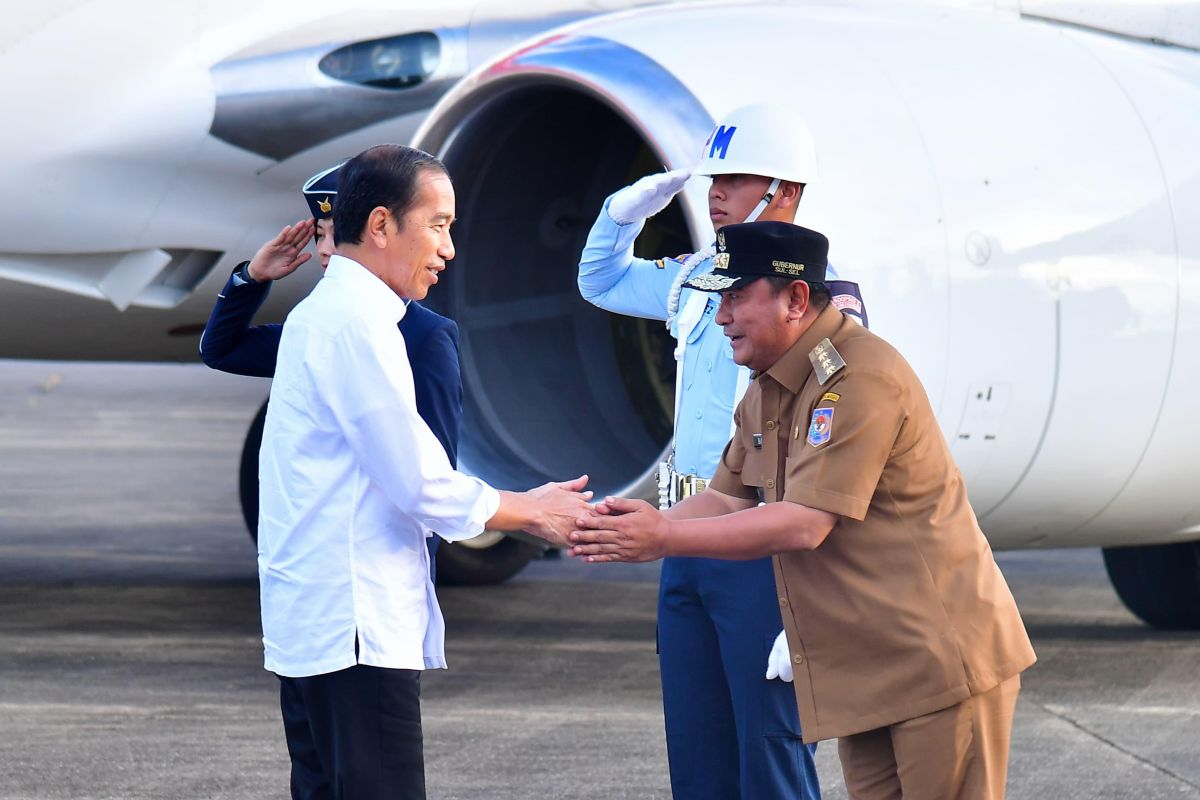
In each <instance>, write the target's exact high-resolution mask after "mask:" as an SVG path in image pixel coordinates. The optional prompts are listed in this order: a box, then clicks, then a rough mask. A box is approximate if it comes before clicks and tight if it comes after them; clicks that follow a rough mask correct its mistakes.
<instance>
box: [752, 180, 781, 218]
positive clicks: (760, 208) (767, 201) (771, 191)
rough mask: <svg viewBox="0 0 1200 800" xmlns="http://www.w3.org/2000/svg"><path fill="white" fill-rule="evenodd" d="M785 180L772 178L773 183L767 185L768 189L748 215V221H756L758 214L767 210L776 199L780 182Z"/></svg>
mask: <svg viewBox="0 0 1200 800" xmlns="http://www.w3.org/2000/svg"><path fill="white" fill-rule="evenodd" d="M781 183H783V181H781V180H779V178H772V179H771V185H770V186H768V187H767V191H766V193H765V194H763V196H762V200H759V201H758V205H756V206H755V207H754V210H753V211H751V212H750V214H749V216H747V217H746V222H754V221H756V220H757V219H758V215H759V214H761V213H762V212H764V211H766V210H767V206H769V205H771V201H772V200H774V199H775V193H776V192H778V191H779V184H781Z"/></svg>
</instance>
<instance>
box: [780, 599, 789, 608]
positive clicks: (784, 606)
mask: <svg viewBox="0 0 1200 800" xmlns="http://www.w3.org/2000/svg"><path fill="white" fill-rule="evenodd" d="M779 605H780V606H782V607H783V608H787V598H786V597H781V598H779Z"/></svg>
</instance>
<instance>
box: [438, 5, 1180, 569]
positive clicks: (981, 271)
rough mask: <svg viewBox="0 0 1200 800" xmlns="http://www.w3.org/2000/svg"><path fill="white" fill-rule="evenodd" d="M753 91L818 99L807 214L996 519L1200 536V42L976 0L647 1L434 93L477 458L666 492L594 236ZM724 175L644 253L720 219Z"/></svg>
mask: <svg viewBox="0 0 1200 800" xmlns="http://www.w3.org/2000/svg"><path fill="white" fill-rule="evenodd" d="M756 102H776V103H786V104H790V105H792V106H793V107H794V108H795V109H797V110H798V111H800V112H801V113H802V114H803V115H804V116H805V117H806V119H807V120H808V122H809V125H810V127H811V129H812V131H813V133H814V135H815V137H816V141H817V148H818V155H819V160H820V165H821V173H822V180H821V182H820V183H817V184H814V185H812V186H810V187H809V188H808V189H807V190H806V192H805V196H804V200H803V202H802V203H801V206H800V212H799V216H798V218H797V221H798V222H800V223H801V224H804V225H807V226H809V227H813V228H816V229H818V230H821V231H823V232H825V233H827V234H828V235H829V237H830V240H831V254H830V259H831V261H832V262H833V263H834V264H835V265H836V267H837V268H838V270H839V272H840V274H841V275H842V276H843V277H846V278H849V279H852V280H857V281H858V282H859V283H860V284H861V286H862V288H863V293H864V296H865V298H866V300H867V303H868V305H869V307H870V317H871V321H872V327H873V329H874V330H875V331H876V332H878V333H880V334H881V335H883V336H884V337H885V338H887V339H888V340H889V341H891V342H893V343H894V344H895V345H896V346H897V347H898V348H899V349H900V350H901V352H903V353H904V354H905V355H906V356H907V358H908V359H909V361H910V362H911V363H912V364H913V366H914V367H915V368H916V370H917V372H918V374H920V376H921V378H922V380H923V381H924V383H925V386H926V388H927V390H928V392H929V396H930V399H931V401H932V403H933V405H934V408H935V410H936V411H937V413H938V417H939V420H940V422H941V424H942V427H943V430H944V432H945V434H946V436H947V439H948V440H949V441H950V442H951V446H952V449H953V451H954V454H955V457H956V458H957V460H958V462H959V464H960V466H961V468H962V470H963V473H964V475H965V477H966V479H967V482H968V485H969V488H970V493H971V498H972V501H973V504H974V506H975V508H976V511H977V512H978V513H979V515H980V518H981V521H982V523H983V525H984V528H985V530H986V531H987V532H988V535H989V537H990V538H991V539H992V541H993V543H994V544H997V545H1000V546H1028V545H1071V544H1100V545H1111V544H1123V543H1135V542H1136V543H1147V542H1150V541H1170V540H1177V539H1189V538H1195V537H1196V535H1197V533H1198V532H1200V502H1198V501H1197V500H1196V499H1195V493H1194V492H1193V491H1192V486H1191V484H1192V478H1191V476H1192V475H1193V474H1194V473H1195V471H1196V468H1197V467H1198V466H1200V448H1197V447H1196V445H1197V444H1200V420H1198V419H1197V418H1196V416H1195V415H1194V414H1192V413H1190V411H1189V406H1190V404H1191V399H1192V398H1193V397H1195V396H1196V395H1197V392H1198V391H1200V374H1198V371H1197V370H1196V369H1195V368H1194V365H1195V364H1197V363H1200V330H1198V327H1197V326H1198V323H1200V285H1198V281H1197V275H1200V270H1198V269H1197V267H1198V266H1200V265H1198V264H1197V258H1198V256H1200V227H1198V226H1195V225H1185V224H1183V221H1184V220H1189V219H1191V220H1194V219H1196V217H1197V212H1198V211H1200V180H1198V179H1197V176H1200V152H1197V151H1196V149H1195V147H1194V142H1196V141H1200V118H1198V117H1197V115H1196V114H1195V113H1194V112H1195V109H1196V108H1200V56H1198V55H1197V54H1196V53H1195V52H1192V51H1188V50H1184V49H1178V48H1166V47H1160V46H1155V45H1152V44H1145V43H1139V42H1133V41H1127V40H1121V39H1117V38H1113V37H1108V36H1105V35H1101V34H1097V33H1092V32H1087V31H1081V30H1076V29H1071V28H1065V27H1059V26H1055V25H1053V24H1049V23H1046V22H1043V21H1033V20H1022V19H1019V18H1017V17H1013V16H1011V15H993V14H989V13H983V12H978V11H971V10H948V9H930V10H921V9H918V8H914V7H911V6H904V7H903V8H897V9H892V8H890V7H887V6H873V7H871V8H869V10H863V9H854V8H831V7H792V6H787V5H780V4H777V3H770V4H766V3H764V4H762V5H745V4H738V5H730V6H720V5H710V6H702V7H696V6H691V7H688V8H680V7H674V8H672V7H667V8H663V9H650V10H645V11H639V12H631V13H626V14H621V15H616V16H614V17H611V18H604V19H599V20H593V21H589V22H585V23H581V24H579V25H575V26H572V27H570V28H567V29H565V30H563V31H561V32H559V33H557V34H554V35H551V36H548V37H547V38H544V39H541V40H538V41H536V42H535V43H534V44H532V45H529V46H525V47H522V48H520V49H518V50H515V51H513V52H511V53H508V54H506V55H505V56H503V57H501V58H498V59H497V60H495V61H493V62H491V63H490V64H488V65H486V66H485V67H483V68H482V69H480V70H477V71H476V72H475V73H473V74H472V75H470V76H468V78H467V79H466V80H465V81H463V82H462V83H461V84H460V85H459V86H458V87H457V88H455V89H454V90H453V91H452V92H450V93H449V94H448V95H447V96H446V97H445V98H443V100H442V101H441V102H440V103H439V104H438V106H437V107H435V109H434V111H433V112H432V114H431V115H430V117H429V118H428V119H427V120H426V122H425V123H424V125H423V126H422V128H421V130H420V131H419V132H418V135H417V141H416V144H417V145H418V146H420V147H423V148H424V149H427V150H430V151H431V152H435V153H437V154H439V155H440V156H441V157H442V158H443V159H444V160H445V161H446V163H447V165H448V167H449V169H450V172H451V174H452V175H453V176H454V180H455V184H456V189H457V195H458V204H459V205H458V214H459V220H460V221H459V223H458V224H457V226H456V228H455V241H456V245H457V248H458V255H457V257H456V259H455V265H454V268H453V269H451V270H450V271H448V272H447V273H446V279H445V280H443V285H442V286H439V288H438V292H437V293H436V296H431V298H430V302H431V304H433V305H434V306H435V307H438V308H439V310H441V311H443V312H445V313H448V314H450V315H452V316H453V317H455V318H456V319H457V320H458V322H459V326H460V329H461V331H462V338H463V342H462V344H463V358H464V365H463V366H464V372H463V377H464V381H465V384H466V388H467V395H468V410H467V417H468V425H467V431H466V432H465V434H464V441H463V442H462V447H461V451H460V453H461V455H460V458H461V460H462V463H463V464H464V465H465V466H466V467H467V468H468V469H470V470H473V471H474V472H476V473H477V474H479V475H481V476H482V477H484V478H486V479H488V480H490V481H493V482H495V483H498V484H500V485H516V484H529V485H532V484H534V483H538V482H541V481H544V480H549V479H562V478H565V477H568V476H572V475H575V474H578V473H579V472H582V471H587V472H589V473H590V474H591V475H592V481H593V484H592V485H593V487H594V488H595V489H596V490H597V491H598V492H637V493H646V492H647V491H648V488H649V478H650V476H651V475H652V473H653V470H654V465H655V463H656V461H657V460H658V458H659V457H660V455H661V454H662V453H663V451H664V450H665V448H666V447H667V446H668V445H669V440H670V431H671V420H670V415H671V408H672V397H671V396H672V392H673V371H674V362H673V360H672V358H671V342H670V340H669V338H667V337H666V334H665V331H663V330H662V325H661V323H658V322H648V321H640V320H630V319H627V318H622V317H616V316H610V315H608V314H606V313H605V312H602V311H599V310H597V309H595V308H592V307H590V306H589V305H588V304H587V303H585V302H584V301H583V300H582V299H581V298H580V297H579V295H578V292H577V291H576V287H575V277H576V262H577V260H578V256H579V253H580V250H581V249H582V246H583V242H584V240H585V238H586V235H587V231H588V229H589V227H590V225H591V222H592V220H593V219H594V217H595V214H596V213H597V212H598V211H599V209H600V207H601V203H602V201H603V198H604V197H605V196H606V195H607V194H609V193H610V192H612V191H613V190H615V189H617V188H619V187H620V186H622V185H625V184H626V183H628V182H630V181H632V180H634V179H636V178H637V177H640V176H641V175H644V174H646V173H648V172H651V171H656V170H659V169H662V168H664V167H666V168H680V167H690V166H692V165H694V164H695V162H696V160H697V158H698V156H699V149H700V143H701V142H702V141H703V140H704V139H705V137H706V135H707V133H708V131H709V129H710V127H711V125H712V123H713V121H714V120H715V119H717V118H719V117H720V116H721V115H723V114H725V113H726V112H728V111H729V110H731V109H733V108H735V107H737V106H741V105H745V104H748V103H756ZM705 190H706V182H705V181H702V180H700V179H696V180H693V181H692V182H690V183H689V186H688V188H687V189H686V190H685V192H684V193H683V194H682V195H681V196H680V198H679V200H678V202H676V203H674V204H673V205H672V206H671V207H670V208H669V209H668V210H667V211H666V212H664V214H662V215H660V216H659V217H658V218H656V219H655V220H653V221H652V222H651V224H650V225H648V226H647V229H646V231H645V232H644V233H643V235H642V237H641V239H640V240H639V248H641V251H639V254H642V255H646V256H654V257H661V256H667V255H676V254H679V253H683V252H688V251H690V250H692V249H694V248H696V247H699V246H703V245H704V244H707V243H708V241H710V239H711V236H712V231H711V227H710V225H709V222H708V217H707V201H706V195H705ZM642 251H644V252H642ZM1164 497H1166V498H1169V499H1168V500H1167V501H1166V502H1164V500H1163V498H1164Z"/></svg>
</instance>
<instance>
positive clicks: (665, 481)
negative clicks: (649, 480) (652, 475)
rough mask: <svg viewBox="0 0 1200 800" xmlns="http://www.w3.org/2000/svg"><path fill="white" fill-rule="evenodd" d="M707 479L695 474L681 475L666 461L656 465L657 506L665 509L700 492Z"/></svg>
mask: <svg viewBox="0 0 1200 800" xmlns="http://www.w3.org/2000/svg"><path fill="white" fill-rule="evenodd" d="M706 486H708V481H707V480H706V479H704V478H700V477H697V476H696V475H683V474H681V473H678V472H676V471H675V470H673V469H671V464H670V463H669V462H667V461H664V462H662V463H661V464H659V465H658V507H659V510H661V511H666V510H667V509H668V508H670V507H671V506H673V505H675V504H676V503H678V502H679V501H680V500H682V499H683V498H685V497H691V496H692V495H694V494H700V493H701V492H703V491H704V487H706Z"/></svg>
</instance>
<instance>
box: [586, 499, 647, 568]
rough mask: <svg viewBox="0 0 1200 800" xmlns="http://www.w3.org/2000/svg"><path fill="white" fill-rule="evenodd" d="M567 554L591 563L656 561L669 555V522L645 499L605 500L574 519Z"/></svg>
mask: <svg viewBox="0 0 1200 800" xmlns="http://www.w3.org/2000/svg"><path fill="white" fill-rule="evenodd" d="M575 526H576V530H575V531H573V532H571V533H570V534H569V535H568V536H567V539H568V541H569V542H570V544H571V549H570V554H571V555H572V556H578V557H581V558H583V560H584V561H587V562H591V563H604V562H612V561H655V560H657V559H660V558H663V557H664V556H666V555H668V553H667V540H668V538H669V536H670V527H671V523H670V521H669V520H668V519H667V518H666V517H665V516H663V514H662V512H660V511H659V510H658V509H657V508H655V507H654V506H652V505H650V504H649V503H647V502H646V501H645V500H630V499H628V498H625V497H607V498H605V499H604V501H603V502H601V503H597V504H596V505H595V506H593V507H592V508H591V509H590V510H589V511H588V512H587V513H586V514H584V515H582V516H580V517H579V518H578V519H577V520H575Z"/></svg>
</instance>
